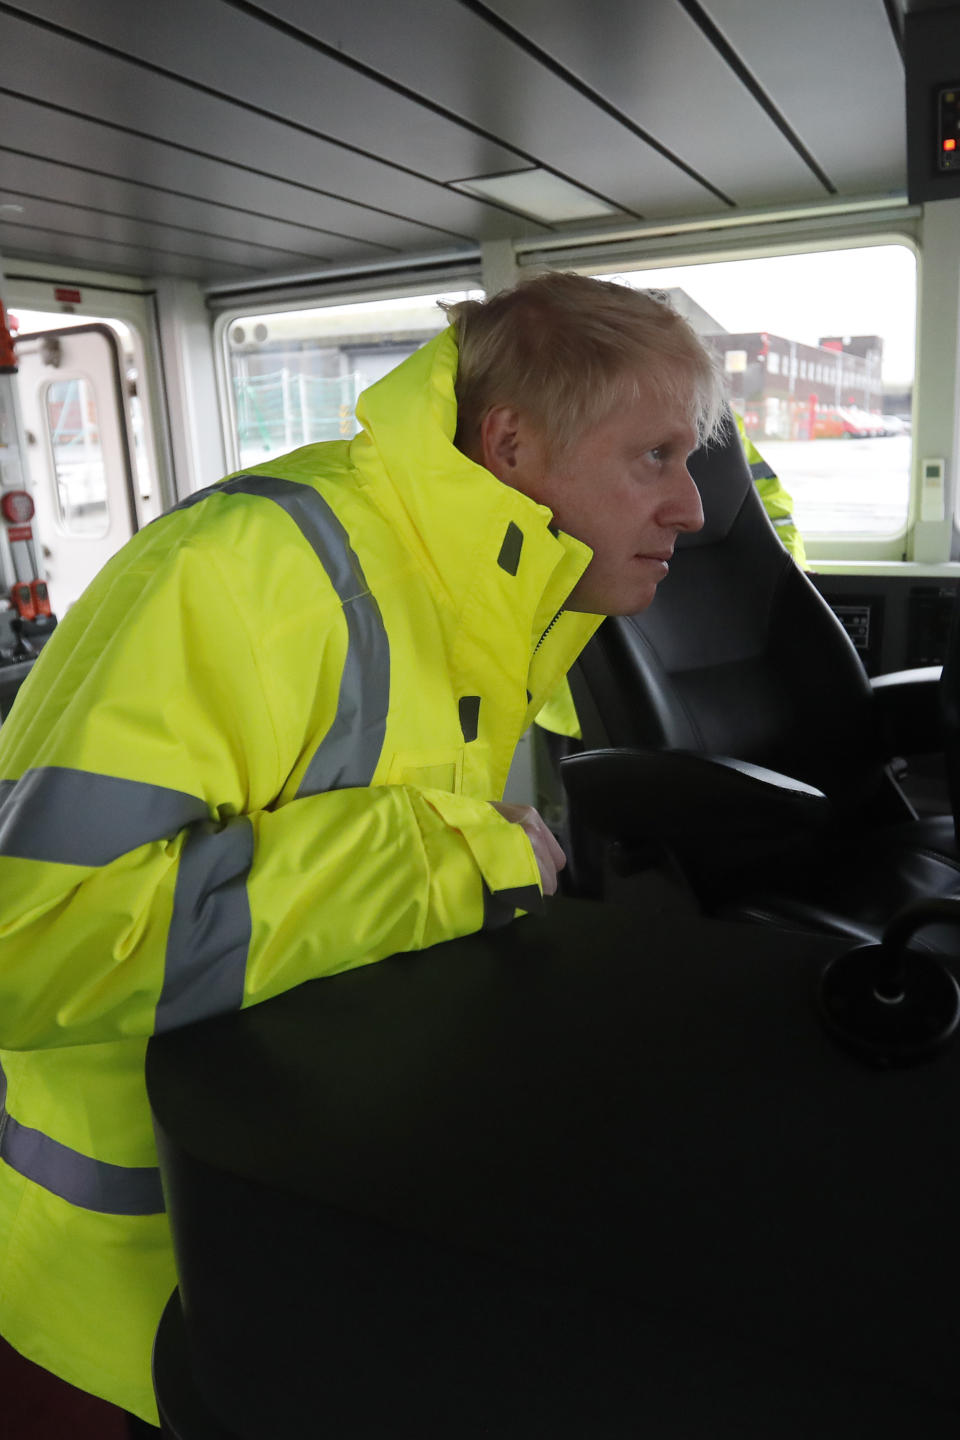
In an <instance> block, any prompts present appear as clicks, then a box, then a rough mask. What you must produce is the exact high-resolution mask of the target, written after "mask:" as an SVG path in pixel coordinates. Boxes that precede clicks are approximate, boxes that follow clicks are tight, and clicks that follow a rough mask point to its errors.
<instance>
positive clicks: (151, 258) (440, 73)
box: [0, 0, 905, 283]
mask: <svg viewBox="0 0 960 1440" xmlns="http://www.w3.org/2000/svg"><path fill="white" fill-rule="evenodd" d="M898 5H899V0H886V3H885V0H486V3H478V0H354V3H352V4H351V3H350V0H258V3H252V0H153V3H137V0H25V3H5V0H0V57H2V60H3V64H2V66H0V253H3V254H4V256H6V257H8V258H9V257H11V256H29V257H32V258H36V259H45V260H52V261H55V262H57V261H63V262H68V263H72V264H74V265H85V266H93V267H96V268H97V269H101V270H112V271H118V272H122V273H129V274H136V275H157V274H164V275H180V276H189V277H195V278H197V279H200V280H203V281H208V282H221V283H222V282H232V281H238V282H242V281H243V280H245V279H248V278H253V277H259V276H264V275H282V274H284V273H291V272H295V271H303V270H305V269H311V270H313V269H316V270H320V271H322V270H323V268H324V267H342V266H343V265H349V264H351V263H358V262H369V261H371V260H378V259H380V260H383V261H384V262H387V263H389V262H390V261H391V259H394V258H396V257H397V256H398V255H401V254H403V255H410V254H423V255H436V254H438V253H448V252H452V253H457V252H463V253H470V252H473V251H475V250H476V247H477V245H478V244H479V242H481V241H484V240H491V239H498V238H504V237H536V236H538V235H543V234H547V233H551V228H553V229H558V228H559V232H560V233H561V234H562V233H563V227H562V226H561V227H549V226H543V225H537V224H535V223H534V222H532V221H530V220H529V219H525V218H524V217H523V216H521V215H519V214H517V213H514V212H512V211H510V210H507V209H505V208H502V207H499V206H497V205H494V204H490V203H486V202H484V201H481V200H478V199H472V198H470V197H469V196H467V195H465V194H463V193H461V192H459V191H458V190H456V189H454V188H452V182H455V181H459V180H464V179H468V178H470V177H474V176H479V175H487V174H494V173H503V172H508V171H517V170H525V169H529V168H531V167H533V166H542V167H545V168H546V169H548V170H552V171H554V172H556V173H557V174H558V175H560V176H562V177H564V178H566V179H568V180H570V181H573V182H574V183H575V184H576V185H578V186H580V187H582V188H585V189H587V190H589V191H591V192H592V193H593V194H594V195H596V196H599V197H600V198H602V199H603V200H604V201H605V202H607V203H608V204H610V205H612V206H614V207H616V210H617V215H616V217H615V218H614V219H612V220H609V221H607V222H605V223H607V224H610V225H612V226H622V225H623V224H624V223H629V222H631V221H633V220H635V219H638V218H643V219H654V218H662V217H675V216H686V215H703V214H709V213H716V212H730V211H732V210H735V209H736V208H739V207H748V208H752V207H756V206H761V205H768V204H779V203H782V202H807V201H815V200H817V199H826V198H828V197H830V196H833V195H839V196H841V197H855V196H860V195H865V194H869V195H874V194H882V193H887V192H900V191H902V190H903V189H904V188H905V158H904V152H905V137H904V103H903V90H904V77H903V63H902V58H901V52H900V45H899V42H898V30H899V28H900V9H899V8H898ZM900 8H902V7H900ZM4 206H6V207H11V206H15V207H22V208H19V209H11V208H2V207H4ZM591 228H592V229H596V228H598V227H597V226H596V225H591Z"/></svg>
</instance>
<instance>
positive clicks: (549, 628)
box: [531, 605, 565, 658]
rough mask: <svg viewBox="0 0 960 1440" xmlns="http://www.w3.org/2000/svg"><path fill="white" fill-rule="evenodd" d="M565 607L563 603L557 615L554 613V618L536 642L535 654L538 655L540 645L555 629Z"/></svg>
mask: <svg viewBox="0 0 960 1440" xmlns="http://www.w3.org/2000/svg"><path fill="white" fill-rule="evenodd" d="M564 608H565V607H564V606H563V605H561V606H560V609H559V610H558V611H557V613H556V615H554V617H553V619H552V620H551V621H550V624H549V625H548V626H547V628H546V630H544V632H543V634H542V635H541V636H540V639H539V640H538V641H537V643H536V645H535V646H534V649H533V653H534V655H536V653H537V651H538V650H539V649H540V646H541V645H542V644H543V642H544V640H546V638H547V636H548V635H549V634H550V631H551V630H552V629H553V627H554V625H556V623H557V621H558V620H559V619H560V616H561V615H562V614H563V612H564ZM531 658H532V657H531Z"/></svg>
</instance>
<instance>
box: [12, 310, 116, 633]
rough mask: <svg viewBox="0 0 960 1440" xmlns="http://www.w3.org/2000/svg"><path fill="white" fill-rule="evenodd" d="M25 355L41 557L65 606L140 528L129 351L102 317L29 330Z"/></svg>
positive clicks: (21, 355)
mask: <svg viewBox="0 0 960 1440" xmlns="http://www.w3.org/2000/svg"><path fill="white" fill-rule="evenodd" d="M16 355H17V364H18V366H19V373H18V389H19V394H20V406H21V411H22V414H23V425H24V430H25V432H26V440H27V450H26V458H27V465H28V468H29V485H30V491H31V494H32V495H33V500H34V504H35V506H36V521H35V525H34V533H35V535H36V536H37V539H38V543H39V545H40V547H41V549H42V555H41V556H38V557H37V560H38V565H39V569H40V570H41V572H45V577H46V580H47V584H48V586H49V589H50V599H51V603H52V606H53V610H54V613H55V614H57V615H60V616H62V615H63V614H64V612H65V611H66V610H67V609H68V608H69V606H70V605H72V604H73V602H74V601H75V600H76V599H78V598H79V596H80V595H81V593H82V592H83V591H84V590H85V589H86V587H87V585H89V583H90V581H91V580H92V579H93V577H94V575H96V574H97V572H98V570H100V569H101V568H102V567H103V566H104V565H105V564H106V562H107V561H108V560H109V559H110V557H111V555H113V554H114V553H115V552H116V551H117V550H119V548H120V546H121V545H123V543H124V542H125V541H126V540H128V539H129V538H130V536H131V535H132V534H133V533H134V531H135V530H136V529H137V500H136V489H135V484H134V465H133V460H132V456H131V444H130V437H131V435H132V426H131V420H130V414H129V410H128V404H127V395H126V385H125V381H124V370H123V356H122V352H121V349H120V342H119V340H118V339H117V336H116V334H115V333H114V331H113V330H111V329H110V327H109V326H107V325H100V324H94V323H91V324H90V325H78V326H76V327H75V328H74V327H71V328H68V329H64V330H44V331H42V332H38V333H36V334H33V335H21V336H19V337H18V338H17V341H16Z"/></svg>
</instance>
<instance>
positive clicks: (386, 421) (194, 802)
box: [0, 275, 721, 1421]
mask: <svg viewBox="0 0 960 1440" xmlns="http://www.w3.org/2000/svg"><path fill="white" fill-rule="evenodd" d="M450 318H451V320H452V322H453V323H452V325H451V327H450V329H448V330H447V331H446V332H444V333H443V334H442V335H440V336H438V337H437V338H436V339H435V340H433V341H431V342H430V343H429V344H428V345H426V346H425V347H424V348H423V349H422V350H420V351H418V352H417V353H416V354H415V355H413V356H412V357H410V358H409V359H408V360H407V361H405V362H404V363H403V364H402V365H401V366H399V367H398V369H397V370H395V371H394V372H393V373H392V374H390V375H388V376H387V377H386V378H385V379H383V380H382V381H380V382H379V383H378V384H376V385H374V386H373V387H372V388H371V389H370V390H369V391H367V392H366V393H365V394H364V395H363V396H362V397H361V400H360V402H359V405H358V412H357V413H358V418H359V419H360V421H361V424H362V426H363V429H362V431H361V433H360V434H359V435H358V436H357V437H356V438H355V439H354V440H353V441H351V442H334V443H330V444H325V445H317V446H307V447H305V448H304V449H302V450H299V451H296V452H295V453H294V454H292V455H289V456H286V457H284V458H283V459H281V460H278V461H271V462H269V463H267V464H265V465H263V466H259V467H257V468H256V469H254V470H252V471H248V472H246V473H244V474H242V475H240V476H237V477H234V478H233V479H231V480H228V481H226V482H224V483H223V484H221V485H219V486H215V487H213V488H212V489H211V490H209V491H206V492H203V493H201V494H199V495H194V496H191V497H190V498H189V499H188V500H186V501H184V502H183V504H182V505H180V506H178V507H177V508H176V509H174V510H173V511H171V512H170V513H169V514H168V515H166V516H163V517H162V518H161V519H160V520H158V521H156V522H154V524H152V525H151V526H149V527H148V528H147V529H146V530H145V531H143V532H141V533H140V534H139V535H138V536H136V537H135V539H134V540H132V541H131V542H130V543H129V544H128V545H127V546H126V547H125V549H124V550H123V551H121V552H120V554H119V555H117V556H116V557H114V559H113V560H112V561H111V562H110V563H109V564H108V565H107V567H106V568H105V570H104V571H103V572H102V573H101V574H100V576H99V577H98V578H97V580H96V581H95V582H94V584H93V585H92V586H91V587H90V589H89V590H88V591H87V592H86V594H85V595H84V596H83V598H82V599H81V600H80V601H79V602H78V603H77V604H76V605H75V606H74V607H73V608H72V609H71V610H70V612H69V613H68V614H67V616H66V617H65V619H64V621H63V622H62V624H61V625H60V627H59V629H58V630H57V631H56V633H55V634H54V636H53V638H52V639H51V641H50V642H49V643H48V645H47V646H46V648H45V650H44V652H43V654H42V656H41V658H40V660H39V662H38V664H37V665H36V667H35V670H34V672H33V674H32V675H31V677H30V680H29V681H28V683H27V685H26V686H25V687H24V689H23V691H22V693H21V695H20V697H19V698H18V701H17V705H16V706H15V708H14V711H13V713H12V715H11V717H10V719H9V720H8V722H7V724H6V725H5V726H4V727H3V730H2V731H0V776H2V777H4V783H3V797H2V798H3V810H2V812H0V896H2V899H0V1047H2V1050H0V1063H2V1066H3V1071H4V1074H5V1077H6V1080H5V1083H6V1085H7V1087H8V1088H7V1097H6V1107H7V1111H6V1122H5V1128H4V1132H3V1137H2V1140H0V1332H2V1333H3V1335H4V1336H5V1337H6V1338H7V1339H8V1340H9V1341H10V1342H11V1343H12V1344H13V1345H14V1346H15V1347H16V1348H17V1349H19V1350H20V1351H21V1352H22V1353H23V1354H25V1355H27V1356H29V1357H30V1358H32V1359H33V1360H36V1361H37V1362H39V1363H40V1364H42V1365H45V1366H47V1368H49V1369H51V1370H53V1371H54V1372H55V1373H57V1374H59V1375H61V1376H62V1377H63V1378H64V1379H66V1380H68V1381H70V1382H71V1383H73V1384H75V1385H78V1386H80V1387H82V1388H84V1389H88V1390H90V1391H93V1392H94V1393H95V1394H99V1395H102V1396H104V1397H106V1398H108V1399H110V1400H112V1401H114V1402H115V1403H116V1404H119V1405H121V1406H123V1407H125V1408H126V1409H128V1410H130V1411H132V1412H135V1413H136V1414H138V1415H140V1416H142V1417H143V1418H145V1419H147V1420H152V1421H155V1418H156V1411H155V1407H154V1401H153V1394H152V1388H151V1384H150V1378H149V1355H150V1346H151V1342H152V1338H153V1334H154V1331H155V1328H156V1325H157V1322H158V1319H159V1316H160V1312H161V1310H162V1307H163V1305H164V1303H165V1301H166V1300H167V1298H168V1296H169V1295H170V1293H171V1291H172V1290H173V1287H174V1284H175V1274H174V1268H173V1260H172V1256H171V1251H170V1242H169V1234H168V1229H167V1224H166V1220H165V1217H164V1215H163V1213H162V1197H161V1194H160V1187H159V1179H158V1175H157V1170H156V1155H155V1151H154V1147H153V1138H152V1130H151V1124H150V1117H149V1112H148V1106H147V1101H146V1096H145V1091H144V1081H143V1064H144V1053H145V1048H146V1042H147V1039H148V1037H149V1036H150V1035H151V1034H153V1033H154V1032H158V1031H163V1030H166V1029H169V1028H171V1027H173V1026H177V1025H182V1024H186V1023H189V1022H190V1021H193V1020H197V1019H201V1018H203V1017H205V1016H209V1015H213V1014H217V1013H219V1012H223V1011H226V1010H229V1009H231V1008H237V1007H239V1006H241V1005H250V1004H255V1003H256V1002H258V1001H260V1000H264V999H267V998H268V997H270V996H272V995H276V994H278V993H279V992H281V991H284V990H286V989H289V988H290V987H291V986H294V985H296V984H298V983H300V982H301V981H303V980H306V979H309V978H312V977H315V976H320V975H329V974H334V973H335V972H337V971H340V970H345V969H348V968H350V967H351V966H356V965H362V964H367V963H369V962H371V961H375V960H378V959H381V958H383V957H384V956H387V955H390V954H392V953H394V952H397V951H403V950H409V949H417V948H421V947H424V946H428V945H432V944H435V943H436V942H438V941H441V940H446V939H450V938H453V937H455V936H459V935H464V934H469V933H471V932H473V931H476V930H478V929H480V928H481V926H483V925H484V924H497V923H503V922H504V921H507V920H509V919H511V918H512V917H513V916H514V914H515V913H516V910H517V909H525V908H530V907H531V906H533V905H535V904H537V903H538V902H539V898H540V894H541V891H543V892H545V893H548V894H549V893H552V892H553V890H554V889H555V887H556V875H557V870H558V868H559V867H560V866H562V864H563V856H562V853H561V852H560V851H559V847H558V846H557V844H556V841H555V840H554V839H553V837H552V836H551V835H550V834H549V832H548V831H547V830H546V827H545V826H544V824H543V822H542V821H541V820H540V818H539V816H538V815H536V813H535V812H533V811H531V810H527V809H523V808H521V807H512V806H505V805H499V804H496V803H491V802H496V801H497V800H498V797H499V796H500V795H501V793H502V788H503V784H504V781H505V778H506V775H507V770H508V767H509V765H510V760H511V757H512V755H513V751H514V748H515V746H516V743H517V740H518V738H519V736H520V735H521V734H522V733H523V731H524V730H525V729H526V727H527V725H528V724H529V723H530V722H531V720H532V718H533V716H534V715H536V713H537V711H538V710H539V708H540V706H541V704H542V703H543V701H544V699H545V697H546V696H547V695H548V694H549V693H550V691H551V690H553V689H554V688H555V686H556V685H557V683H558V681H559V679H560V677H561V676H562V675H564V674H565V673H566V671H567V670H568V668H569V666H570V664H571V663H572V661H573V659H574V658H575V656H576V655H577V654H578V653H579V651H580V649H581V648H582V646H583V645H584V644H585V643H586V641H587V639H588V638H589V636H590V635H591V634H592V632H593V631H594V629H595V628H596V626H597V625H598V624H599V623H600V618H601V616H602V615H604V614H607V613H612V612H613V613H620V612H631V611H635V610H638V609H640V608H642V607H643V606H644V605H647V604H649V602H650V601H651V600H652V599H653V596H654V593H655V591H656V587H657V584H658V582H659V581H660V580H661V579H662V577H663V576H664V575H665V574H666V573H667V570H668V566H669V561H670V554H671V552H672V549H673V544H674V541H675V539H676V536H677V534H678V533H680V532H681V531H684V530H694V529H696V528H698V527H699V525H700V524H701V523H702V512H701V509H700V500H699V496H698V494H697V491H696V489H695V487H694V485H693V482H692V481H691V479H690V476H689V474H688V472H687V469H686V459H687V456H688V454H689V453H690V451H691V450H693V449H694V448H695V446H696V445H697V444H698V442H699V441H700V440H701V439H702V438H703V437H704V436H705V435H707V434H709V433H710V432H711V430H712V428H713V427H714V426H715V425H716V423H717V416H718V414H719V410H720V404H721V399H720V382H719V378H718V371H717V367H716V362H715V361H714V360H713V359H712V357H711V356H710V354H709V353H708V352H707V351H706V350H705V349H704V347H703V346H702V344H701V342H700V341H699V340H698V339H697V338H696V336H695V335H694V333H693V332H692V330H690V329H689V327H688V326H687V325H686V323H685V322H684V321H683V320H681V319H680V317H679V316H677V315H675V314H674V313H673V312H672V311H671V310H669V309H668V308H667V307H666V306H665V305H663V304H662V303H660V302H658V301H656V300H653V299H650V298H649V297H646V296H643V295H642V294H639V293H638V292H636V291H631V290H627V289H625V288H621V287H619V286H612V285H605V284H602V283H600V282H597V281H592V280H588V279H585V278H582V277H579V276H575V275H553V276H546V277H542V278H540V279H537V280H534V281H532V282H530V283H528V284H526V285H524V286H521V287H519V288H518V289H517V290H515V291H512V292H507V293H505V294H503V295H501V296H497V297H494V298H493V299H491V300H490V301H488V302H486V303H482V304H481V303H479V302H472V301H471V302H466V303H465V304H463V305H460V306H455V307H452V309H451V311H450ZM458 352H459V354H458ZM455 382H456V389H455Z"/></svg>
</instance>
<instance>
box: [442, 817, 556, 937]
mask: <svg viewBox="0 0 960 1440" xmlns="http://www.w3.org/2000/svg"><path fill="white" fill-rule="evenodd" d="M415 793H416V794H417V795H418V796H419V798H420V799H421V800H422V802H423V804H424V807H425V809H427V810H428V812H429V813H430V816H431V817H432V818H433V819H434V821H437V820H439V821H440V822H441V824H440V825H436V824H435V823H434V824H431V823H429V821H428V822H427V824H425V825H424V824H423V823H421V833H422V836H423V843H424V849H425V851H426V855H427V863H428V866H429V869H430V882H431V888H432V889H435V891H436V892H437V893H435V895H434V896H432V902H433V903H431V906H430V910H431V917H436V922H437V923H438V924H439V928H440V929H441V930H442V931H443V932H444V933H442V934H434V935H431V936H429V937H428V936H425V937H424V942H423V943H424V944H425V945H429V944H434V943H436V942H437V941H439V940H446V939H450V938H451V937H452V936H453V935H469V934H472V933H473V932H474V931H476V930H480V929H491V928H497V927H498V926H500V925H504V924H507V923H508V922H509V921H510V920H512V919H513V918H514V916H515V915H516V913H517V912H518V911H530V910H537V911H539V910H541V909H542V908H543V895H542V893H541V888H540V869H539V866H538V865H537V861H536V857H535V856H534V853H533V847H532V845H531V844H530V841H529V840H528V839H527V836H526V834H525V833H524V831H523V829H522V828H521V826H519V825H515V824H513V823H512V822H511V821H509V820H506V819H504V817H503V816H502V815H501V814H499V812H498V811H496V810H494V808H493V806H492V805H489V804H487V803H486V802H485V801H480V800H476V799H474V798H472V797H469V796H464V795H454V794H452V793H451V792H450V791H449V790H432V789H430V790H417V791H416V792H415ZM417 808H418V809H419V807H417ZM425 818H426V817H425ZM478 872H479V873H478ZM458 922H459V923H458ZM465 922H466V923H465ZM429 924H431V922H430V921H428V925H429ZM431 928H433V927H432V925H431Z"/></svg>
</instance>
